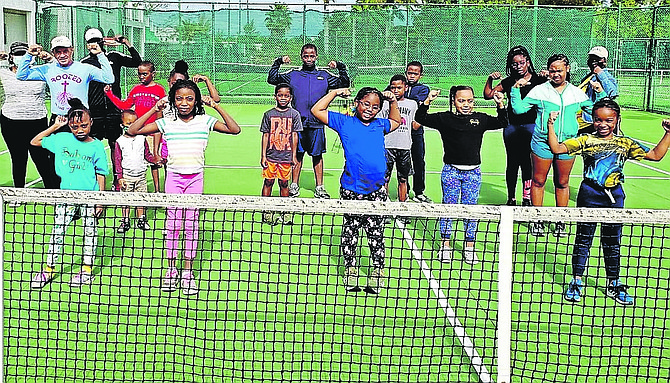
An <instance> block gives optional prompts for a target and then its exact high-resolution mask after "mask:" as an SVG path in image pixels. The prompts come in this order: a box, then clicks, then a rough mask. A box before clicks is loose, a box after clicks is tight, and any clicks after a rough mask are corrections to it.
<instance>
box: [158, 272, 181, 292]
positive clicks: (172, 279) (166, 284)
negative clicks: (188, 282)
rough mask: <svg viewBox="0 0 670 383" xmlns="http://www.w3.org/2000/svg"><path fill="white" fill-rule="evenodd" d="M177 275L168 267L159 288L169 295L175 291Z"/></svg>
mask: <svg viewBox="0 0 670 383" xmlns="http://www.w3.org/2000/svg"><path fill="white" fill-rule="evenodd" d="M178 275H179V273H178V272H177V269H176V268H174V267H168V269H167V271H166V272H165V276H164V277H163V286H162V287H161V288H162V289H163V291H165V292H166V293H171V292H173V291H175V290H177V276H178Z"/></svg>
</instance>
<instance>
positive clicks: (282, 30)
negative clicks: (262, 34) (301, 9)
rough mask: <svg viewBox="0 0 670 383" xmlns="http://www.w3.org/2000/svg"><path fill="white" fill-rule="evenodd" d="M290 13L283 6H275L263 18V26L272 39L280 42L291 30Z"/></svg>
mask: <svg viewBox="0 0 670 383" xmlns="http://www.w3.org/2000/svg"><path fill="white" fill-rule="evenodd" d="M291 23H292V20H291V12H290V11H289V9H288V7H287V6H286V5H285V4H275V5H274V7H273V8H272V10H271V11H270V12H269V13H268V15H267V17H266V18H265V26H266V27H267V29H268V30H269V31H270V36H271V37H272V38H273V39H276V40H281V39H283V38H284V36H285V35H286V33H288V31H289V30H290V29H291Z"/></svg>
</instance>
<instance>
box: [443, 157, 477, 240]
mask: <svg viewBox="0 0 670 383" xmlns="http://www.w3.org/2000/svg"><path fill="white" fill-rule="evenodd" d="M481 187H482V171H481V169H480V168H478V167H477V168H475V169H472V170H459V169H457V168H456V167H454V166H453V165H450V164H445V165H444V168H442V203H446V204H457V203H462V204H464V205H476V204H477V200H478V199H479V190H480V189H481ZM459 197H460V201H459ZM451 221H452V220H451V219H450V218H440V233H441V234H442V238H445V239H449V238H451ZM464 223H465V240H466V241H469V242H471V241H474V240H475V235H476V232H477V220H474V219H466V220H464Z"/></svg>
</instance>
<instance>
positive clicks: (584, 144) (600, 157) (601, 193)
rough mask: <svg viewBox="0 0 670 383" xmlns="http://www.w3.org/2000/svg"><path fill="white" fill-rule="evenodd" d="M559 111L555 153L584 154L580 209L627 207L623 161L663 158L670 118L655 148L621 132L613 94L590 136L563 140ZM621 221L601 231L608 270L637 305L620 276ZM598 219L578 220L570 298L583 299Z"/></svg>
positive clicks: (620, 297) (552, 139) (623, 295)
mask: <svg viewBox="0 0 670 383" xmlns="http://www.w3.org/2000/svg"><path fill="white" fill-rule="evenodd" d="M557 117H558V112H551V113H550V115H549V119H548V122H547V126H548V144H549V147H550V148H551V151H552V152H553V153H554V154H563V153H566V154H569V155H574V154H581V155H582V157H584V180H583V181H582V184H581V185H580V187H579V194H577V207H603V208H623V203H624V199H625V198H626V195H625V194H624V192H623V188H622V187H621V183H622V182H623V181H624V176H623V165H624V163H625V162H626V160H628V159H633V160H638V161H640V160H650V161H660V160H661V159H662V158H663V156H665V154H666V153H667V151H668V146H670V120H663V129H665V135H664V136H663V138H661V140H660V141H659V142H658V144H657V145H656V147H654V148H653V149H651V150H649V149H648V148H646V147H644V146H643V145H641V144H640V143H638V142H637V141H635V140H633V139H630V138H628V137H623V136H615V135H614V132H615V131H617V130H618V127H619V124H620V122H621V111H620V109H619V105H618V104H617V103H616V102H615V101H613V100H612V99H610V98H605V99H602V100H600V101H598V102H596V103H595V104H594V105H593V127H594V129H595V133H593V134H584V135H581V136H579V137H576V138H568V139H566V140H565V141H563V142H562V143H559V142H558V138H557V137H556V132H555V130H554V122H555V121H556V118H557ZM621 227H622V225H621V224H620V223H605V222H603V223H601V227H600V235H601V239H600V242H601V246H602V249H603V256H604V258H605V272H606V274H607V288H606V290H605V291H606V293H607V296H608V297H611V298H613V299H614V300H615V301H616V302H617V303H620V304H622V305H632V304H633V296H631V295H630V294H629V293H628V286H626V285H625V284H624V283H623V282H622V281H621V280H620V279H619V271H620V259H621V252H620V246H621ZM595 231H596V223H592V222H578V223H577V235H576V237H575V247H574V250H573V253H572V273H573V279H572V281H570V284H569V285H568V290H567V292H566V293H565V299H566V300H568V301H571V302H579V301H580V300H581V296H582V288H583V286H584V283H583V282H582V277H583V275H584V272H585V271H586V261H587V259H588V256H589V253H590V250H591V244H592V243H593V236H594V234H595Z"/></svg>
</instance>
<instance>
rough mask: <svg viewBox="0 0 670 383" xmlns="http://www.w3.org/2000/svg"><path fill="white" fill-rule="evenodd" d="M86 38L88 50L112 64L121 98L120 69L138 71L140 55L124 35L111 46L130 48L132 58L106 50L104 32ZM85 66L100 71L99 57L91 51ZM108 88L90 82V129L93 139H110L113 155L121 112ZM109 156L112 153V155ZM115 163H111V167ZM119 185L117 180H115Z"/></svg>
mask: <svg viewBox="0 0 670 383" xmlns="http://www.w3.org/2000/svg"><path fill="white" fill-rule="evenodd" d="M84 39H86V47H87V48H88V49H89V50H91V49H92V48H95V47H96V46H99V47H100V49H102V53H103V55H102V56H106V57H107V60H109V64H110V65H111V66H112V73H114V82H113V83H112V84H111V85H112V93H114V95H116V97H118V98H122V97H121V68H122V67H127V68H137V67H138V66H139V65H140V63H141V62H142V58H141V57H140V53H139V52H138V51H137V49H135V48H134V47H133V46H132V45H131V44H130V41H129V40H128V39H127V38H126V37H124V36H117V37H114V38H113V42H112V44H116V43H119V44H122V45H125V46H126V47H127V48H128V52H129V53H130V56H128V55H126V54H123V53H121V52H116V51H111V52H106V51H105V38H104V37H103V36H102V32H100V30H98V29H96V28H90V29H88V30H87V31H86V33H84ZM81 62H82V63H84V64H89V65H93V66H94V67H96V68H101V65H100V61H99V60H98V55H97V54H95V53H93V51H90V53H89V54H88V55H87V56H86V57H84V58H83V59H81ZM105 85H106V84H104V83H102V82H99V81H91V83H90V84H89V86H88V103H89V109H90V110H91V118H93V125H92V126H91V136H93V137H95V138H97V139H99V140H102V139H105V138H106V139H107V143H108V144H109V147H110V149H112V150H111V153H113V152H114V150H113V149H114V143H115V142H116V140H117V139H118V138H119V137H120V136H121V133H122V131H121V111H120V110H119V109H118V108H117V107H116V106H115V105H114V104H113V103H112V102H111V101H110V100H109V98H108V97H107V96H105ZM111 153H110V154H111ZM113 164H114V161H112V165H113ZM114 185H115V186H116V185H117V183H116V179H114Z"/></svg>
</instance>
